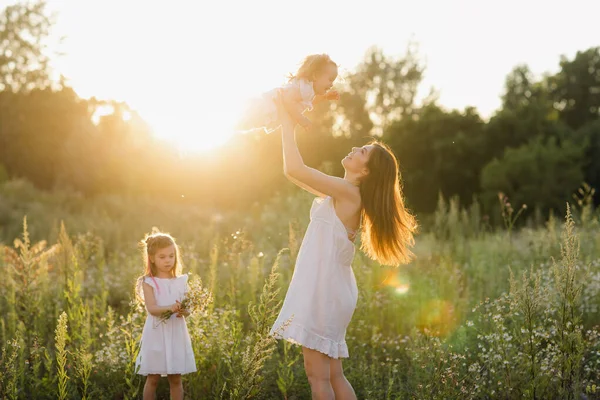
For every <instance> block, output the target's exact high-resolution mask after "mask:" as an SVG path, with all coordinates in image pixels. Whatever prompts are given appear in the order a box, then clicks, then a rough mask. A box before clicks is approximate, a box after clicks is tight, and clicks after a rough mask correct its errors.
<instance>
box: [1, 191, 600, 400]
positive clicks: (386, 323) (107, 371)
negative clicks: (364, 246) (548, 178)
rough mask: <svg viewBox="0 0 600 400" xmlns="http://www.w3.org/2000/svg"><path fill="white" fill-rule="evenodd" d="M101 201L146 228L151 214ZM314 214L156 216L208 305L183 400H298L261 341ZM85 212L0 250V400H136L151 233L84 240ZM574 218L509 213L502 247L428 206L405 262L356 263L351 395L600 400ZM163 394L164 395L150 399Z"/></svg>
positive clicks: (473, 222) (292, 357) (116, 232)
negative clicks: (146, 243) (139, 298)
mask: <svg viewBox="0 0 600 400" xmlns="http://www.w3.org/2000/svg"><path fill="white" fill-rule="evenodd" d="M4 190H6V188H5V189H4ZM11 190H17V189H15V188H12V189H11ZM27 190H29V189H27ZM32 199H33V197H32ZM113 200H114V199H113ZM31 201H32V202H33V203H32V204H37V206H39V204H38V201H39V200H31ZM26 204H27V203H26ZM111 204H112V208H111V209H110V210H111V211H110V212H112V213H114V214H115V215H119V213H122V214H123V215H126V214H127V211H128V210H131V213H132V214H134V215H138V216H139V219H140V220H144V221H146V222H145V223H147V222H148V221H152V215H153V213H154V212H156V207H150V211H148V214H147V215H146V216H145V217H144V218H142V215H143V210H140V208H139V207H133V206H132V205H131V204H129V203H128V201H124V202H123V203H122V204H119V203H118V202H117V201H116V200H114V202H113V203H111ZM309 205H310V198H309V197H308V196H298V197H289V198H288V197H278V198H275V199H273V202H272V203H271V204H269V205H267V206H266V207H265V208H264V210H263V211H262V212H260V213H254V214H252V215H251V216H245V215H243V214H239V215H228V216H224V217H223V218H222V219H219V220H218V221H216V222H215V220H212V221H211V223H208V224H205V225H203V224H201V223H198V220H194V219H193V218H190V215H195V216H196V217H198V218H200V216H199V215H200V214H194V213H192V214H187V215H186V214H185V207H183V206H173V207H172V208H171V209H169V208H168V207H165V208H164V209H162V211H161V212H163V213H164V214H161V215H162V216H161V217H160V218H159V219H161V220H162V221H166V222H165V223H164V224H158V225H159V226H160V227H161V229H163V230H166V231H171V233H173V234H174V235H175V236H176V237H177V238H178V242H179V243H181V244H182V254H183V259H184V264H185V265H184V271H185V272H191V273H192V274H194V275H198V276H200V277H202V278H203V281H204V282H206V283H207V288H208V289H209V290H210V291H211V292H212V295H213V299H214V300H213V303H212V304H210V306H209V307H207V308H206V309H205V310H203V311H202V312H201V313H199V314H198V315H192V316H190V317H189V318H188V319H187V322H188V328H189V331H190V336H191V338H192V346H193V349H194V352H195V355H196V363H197V367H198V373H195V374H190V375H185V376H184V388H185V391H186V397H187V398H190V399H197V398H207V399H213V398H215V399H217V398H222V399H246V398H255V399H274V398H283V399H308V398H310V390H309V386H308V382H307V380H306V376H305V374H304V370H303V363H302V359H301V350H300V348H299V347H298V346H294V345H290V344H288V343H284V342H277V341H275V340H274V339H273V338H272V337H270V336H269V335H268V331H269V329H270V328H271V326H272V324H273V322H274V320H275V317H276V315H277V313H278V311H279V308H280V302H281V300H282V299H283V296H284V294H285V292H286V289H287V286H288V284H289V282H290V279H291V277H292V273H293V265H294V260H295V257H296V254H297V251H298V247H299V243H300V241H301V237H302V235H303V232H304V229H305V227H306V224H307V223H308V215H307V214H308V208H309ZM32 207H33V206H32ZM81 207H82V209H81V210H80V211H82V212H81V213H80V214H78V215H75V214H69V215H70V216H69V218H65V220H66V221H67V222H66V223H65V224H60V222H59V223H57V224H55V223H53V222H52V223H49V224H45V225H44V224H38V222H36V220H35V219H34V218H35V217H32V216H31V215H30V216H29V217H28V218H27V219H26V220H25V219H23V216H21V233H20V234H19V235H18V236H19V237H17V238H15V237H12V238H10V240H5V242H4V244H3V245H1V247H0V270H1V272H2V276H3V277H4V282H3V285H1V286H0V312H1V313H2V315H3V318H2V320H0V339H1V340H2V346H0V348H1V349H2V350H1V353H0V371H2V372H1V373H0V398H7V399H56V398H67V399H125V398H131V399H133V398H140V392H141V385H142V384H143V378H142V377H140V376H138V375H136V373H135V370H134V366H135V363H134V360H135V357H136V355H137V351H138V344H139V338H140V335H141V329H142V326H143V322H144V319H145V315H146V314H145V310H144V309H142V308H141V307H140V306H139V304H136V303H132V300H133V284H134V280H135V278H136V277H137V276H139V274H140V273H141V271H142V266H141V264H140V260H139V254H138V253H137V249H136V247H135V244H136V241H137V239H138V238H139V237H141V235H142V233H143V231H144V230H149V229H150V228H151V226H146V227H144V226H140V227H138V226H132V225H131V224H137V223H138V221H137V217H135V218H133V217H132V216H129V217H124V218H123V219H122V220H121V223H120V224H118V223H112V222H111V223H109V222H106V221H99V223H100V229H99V230H98V231H95V230H94V229H93V228H91V226H92V225H93V224H92V223H91V221H86V218H95V217H96V216H97V213H96V214H95V213H91V214H90V215H87V216H86V214H85V212H87V208H86V207H90V208H91V207H92V206H91V205H89V204H87V203H82V204H81ZM93 207H98V208H97V209H98V210H100V209H101V207H100V206H99V205H97V204H96V205H94V206H93ZM130 207H131V209H130ZM575 207H576V208H574V209H572V208H568V211H567V214H566V216H565V218H564V220H563V221H562V222H561V221H560V219H559V218H556V217H555V216H550V217H549V218H548V219H547V221H543V220H540V217H539V215H538V216H537V217H536V216H535V214H534V215H532V216H529V218H532V219H531V220H527V219H526V218H525V217H526V215H525V213H524V212H523V214H522V215H521V216H520V217H519V218H522V219H523V220H522V221H521V222H522V223H521V224H515V222H514V221H513V220H512V219H514V217H516V213H513V214H511V218H512V219H511V221H512V222H510V221H509V222H510V223H511V224H512V226H511V227H510V229H511V233H510V237H509V235H508V234H507V230H506V229H502V230H495V229H493V228H492V226H491V225H489V224H488V223H487V218H486V216H485V215H481V209H480V208H479V206H478V205H477V202H474V203H473V205H471V206H470V207H469V208H468V209H463V208H461V207H460V204H458V202H457V200H456V199H452V200H450V201H449V202H446V201H445V199H443V198H441V197H440V203H439V207H438V210H437V212H436V214H435V216H434V217H433V218H432V220H431V221H430V223H427V222H426V226H425V229H424V232H425V233H423V234H421V236H419V237H418V240H417V247H416V249H415V251H416V253H417V256H418V257H417V259H416V260H415V261H414V262H413V263H412V264H411V265H408V266H404V267H401V268H398V269H389V268H384V267H381V266H379V265H376V264H374V263H372V262H371V261H370V260H368V259H367V258H366V257H364V256H362V255H361V254H358V253H357V257H356V258H355V260H354V264H353V268H354V271H355V275H356V278H357V281H358V286H359V290H360V293H359V302H358V306H357V309H356V311H355V314H354V317H353V319H352V322H351V324H350V327H349V329H348V332H347V341H348V345H349V349H350V358H349V359H348V360H345V361H344V369H345V373H346V375H347V377H348V379H349V380H350V382H351V383H352V384H353V386H354V387H355V390H356V392H357V395H358V397H359V398H361V399H412V398H414V399H454V398H457V399H458V398H460V399H496V398H498V399H517V398H518V399H521V398H528V399H563V398H564V399H575V398H578V399H579V398H584V397H583V396H585V398H588V399H594V398H596V399H598V398H600V394H599V391H598V385H599V384H600V372H599V371H600V332H599V329H598V325H599V323H600V315H599V312H600V309H599V306H598V305H599V304H600V256H599V254H600V252H598V249H599V248H600V226H599V224H598V213H597V212H596V211H595V210H594V209H593V208H592V207H591V206H590V203H589V201H587V202H585V201H584V202H581V204H576V205H575ZM24 208H25V209H24V210H23V212H24V213H27V214H28V215H29V213H28V212H27V211H29V209H28V208H27V207H24ZM33 208H35V207H33ZM119 209H120V210H121V211H116V210H119ZM107 212H108V211H107ZM32 214H33V215H40V214H39V212H38V213H37V214H36V213H35V212H33V213H32ZM168 217H169V218H168ZM202 218H204V217H202ZM69 221H71V222H73V224H74V226H73V228H70V225H69ZM169 221H171V222H169ZM223 221H225V222H223ZM32 224H33V225H35V228H34V229H33V231H34V232H35V233H33V234H32V232H30V230H31V227H32ZM152 224H153V225H156V224H155V223H154V222H152ZM149 225H150V224H149ZM517 226H518V227H517ZM70 229H72V230H70ZM12 231H13V229H12V228H10V229H6V230H5V231H4V232H5V233H6V232H12ZM44 235H46V236H44ZM45 237H47V238H49V240H48V241H46V240H44V239H45ZM115 238H118V240H115ZM281 249H289V250H281ZM168 392H169V390H168V385H167V383H166V382H161V384H160V385H159V388H158V398H161V399H162V398H168Z"/></svg>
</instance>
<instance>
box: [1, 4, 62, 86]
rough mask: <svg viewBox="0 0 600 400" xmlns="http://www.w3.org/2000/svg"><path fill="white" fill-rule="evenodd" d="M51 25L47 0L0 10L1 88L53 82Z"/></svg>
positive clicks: (42, 84)
mask: <svg viewBox="0 0 600 400" xmlns="http://www.w3.org/2000/svg"><path fill="white" fill-rule="evenodd" d="M52 25H53V21H52V18H51V17H50V16H49V15H48V14H47V13H46V3H45V1H38V2H34V3H26V4H24V3H17V4H14V5H11V6H8V7H6V8H5V9H4V11H3V12H2V13H0V91H5V90H7V91H12V92H18V91H20V90H31V89H33V88H44V87H46V86H48V85H50V80H49V66H48V63H49V54H48V50H47V48H46V47H47V44H46V42H47V39H48V37H49V33H50V29H51V27H52Z"/></svg>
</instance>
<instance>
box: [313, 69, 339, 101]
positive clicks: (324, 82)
mask: <svg viewBox="0 0 600 400" xmlns="http://www.w3.org/2000/svg"><path fill="white" fill-rule="evenodd" d="M337 75H338V69H337V65H335V64H332V63H329V64H327V66H326V67H325V68H324V69H323V70H322V71H320V72H319V73H317V75H316V76H315V80H314V82H313V89H314V90H315V94H325V93H326V92H327V91H328V90H329V89H331V86H332V85H333V82H334V81H335V78H337Z"/></svg>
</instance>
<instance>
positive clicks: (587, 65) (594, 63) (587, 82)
mask: <svg viewBox="0 0 600 400" xmlns="http://www.w3.org/2000/svg"><path fill="white" fill-rule="evenodd" d="M550 87H551V93H552V99H553V100H554V102H555V104H556V108H557V109H558V110H559V112H560V118H561V120H563V121H564V122H565V123H566V124H567V125H569V126H570V127H571V128H573V129H578V128H580V127H582V126H584V125H586V124H587V123H588V122H590V121H594V120H596V119H598V118H599V117H600V47H592V48H590V49H588V50H586V51H578V52H577V54H576V55H575V58H574V59H573V60H568V59H567V58H566V57H562V58H561V61H560V72H558V73H557V74H556V75H554V76H553V77H552V78H551V79H550Z"/></svg>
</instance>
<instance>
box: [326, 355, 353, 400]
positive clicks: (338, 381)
mask: <svg viewBox="0 0 600 400" xmlns="http://www.w3.org/2000/svg"><path fill="white" fill-rule="evenodd" d="M329 376H330V379H331V386H332V387H333V392H334V393H335V398H336V399H343V400H353V399H354V400H356V393H354V389H352V385H351V384H350V382H348V379H346V377H345V376H344V371H343V369H342V360H340V359H337V360H336V359H331V361H330V363H329Z"/></svg>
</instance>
